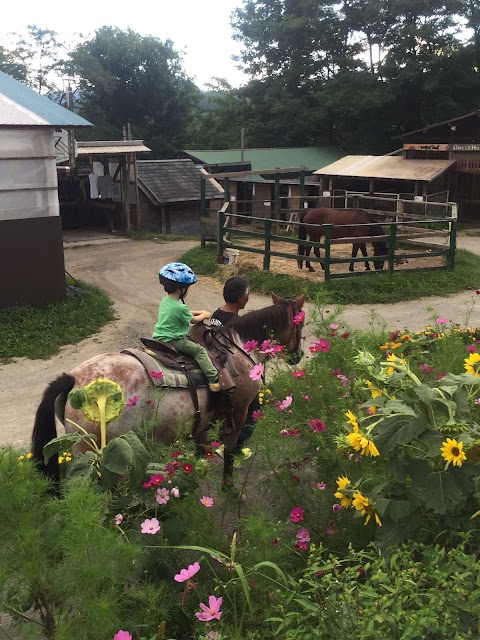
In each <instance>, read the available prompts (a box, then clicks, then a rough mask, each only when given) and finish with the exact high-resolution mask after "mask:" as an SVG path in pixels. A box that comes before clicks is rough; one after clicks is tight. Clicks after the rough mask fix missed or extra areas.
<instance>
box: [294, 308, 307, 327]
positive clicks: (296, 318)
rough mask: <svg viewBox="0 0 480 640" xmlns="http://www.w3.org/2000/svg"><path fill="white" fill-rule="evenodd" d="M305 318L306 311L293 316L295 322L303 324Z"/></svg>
mask: <svg viewBox="0 0 480 640" xmlns="http://www.w3.org/2000/svg"><path fill="white" fill-rule="evenodd" d="M304 320H305V311H299V312H298V313H297V314H296V315H295V316H294V318H293V324H302V322H303V321H304Z"/></svg>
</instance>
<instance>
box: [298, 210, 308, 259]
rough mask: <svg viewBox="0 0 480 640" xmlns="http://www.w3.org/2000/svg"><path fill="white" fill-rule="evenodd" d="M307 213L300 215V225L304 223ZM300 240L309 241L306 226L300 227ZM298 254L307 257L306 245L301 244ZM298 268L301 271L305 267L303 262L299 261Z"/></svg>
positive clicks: (303, 212)
mask: <svg viewBox="0 0 480 640" xmlns="http://www.w3.org/2000/svg"><path fill="white" fill-rule="evenodd" d="M306 214H307V211H302V212H301V214H300V223H302V222H303V219H304V217H305V216H306ZM298 239H299V240H306V239H307V227H306V226H305V225H304V224H300V226H299V227H298ZM297 252H298V255H299V256H304V255H305V245H304V244H303V243H299V244H298V247H297ZM297 264H298V268H299V269H301V268H302V267H303V260H297Z"/></svg>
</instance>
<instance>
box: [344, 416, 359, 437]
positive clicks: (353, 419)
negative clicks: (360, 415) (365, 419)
mask: <svg viewBox="0 0 480 640" xmlns="http://www.w3.org/2000/svg"><path fill="white" fill-rule="evenodd" d="M345 415H346V416H347V418H348V420H347V423H348V424H351V425H352V427H353V430H354V432H357V431H358V430H359V426H358V421H357V418H356V417H355V416H354V414H353V413H352V412H351V411H347V412H346V413H345Z"/></svg>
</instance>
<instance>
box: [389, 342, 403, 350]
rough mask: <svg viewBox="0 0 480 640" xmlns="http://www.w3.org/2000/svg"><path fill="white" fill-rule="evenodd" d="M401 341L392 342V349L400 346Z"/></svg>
mask: <svg viewBox="0 0 480 640" xmlns="http://www.w3.org/2000/svg"><path fill="white" fill-rule="evenodd" d="M401 346H402V343H401V342H392V346H391V348H392V349H398V347H401Z"/></svg>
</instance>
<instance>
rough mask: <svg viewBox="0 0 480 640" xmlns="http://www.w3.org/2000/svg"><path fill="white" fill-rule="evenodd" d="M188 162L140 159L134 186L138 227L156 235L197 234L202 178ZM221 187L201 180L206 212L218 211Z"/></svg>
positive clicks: (200, 171) (222, 194)
mask: <svg viewBox="0 0 480 640" xmlns="http://www.w3.org/2000/svg"><path fill="white" fill-rule="evenodd" d="M205 173H206V172H205V171H202V170H200V169H198V168H197V167H196V166H195V165H194V164H193V162H192V161H191V160H188V159H184V160H140V161H139V162H138V186H139V200H140V211H141V226H142V228H144V229H148V230H149V231H154V232H156V233H162V234H169V233H177V234H189V235H191V234H197V233H199V232H200V202H201V199H202V184H201V183H202V175H205ZM223 199H224V191H223V189H222V187H221V186H220V185H219V184H218V182H217V181H216V180H214V179H213V178H207V179H205V200H206V204H207V207H208V208H209V209H219V208H220V207H221V206H222V203H223Z"/></svg>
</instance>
